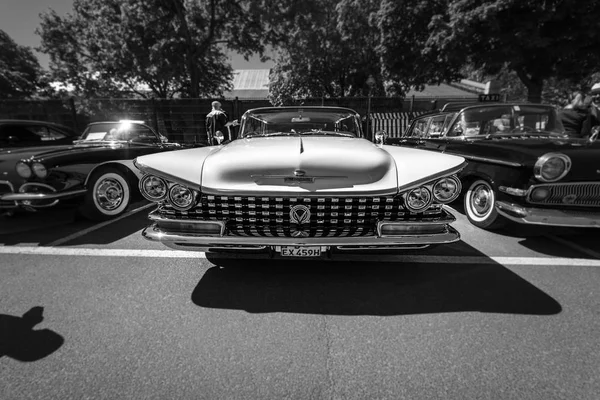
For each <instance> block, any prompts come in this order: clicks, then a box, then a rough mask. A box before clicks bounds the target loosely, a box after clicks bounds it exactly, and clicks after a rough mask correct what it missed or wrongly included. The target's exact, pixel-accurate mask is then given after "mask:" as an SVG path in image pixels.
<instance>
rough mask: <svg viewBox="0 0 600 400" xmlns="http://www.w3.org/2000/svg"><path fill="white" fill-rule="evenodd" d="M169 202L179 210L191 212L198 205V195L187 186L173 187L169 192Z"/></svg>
mask: <svg viewBox="0 0 600 400" xmlns="http://www.w3.org/2000/svg"><path fill="white" fill-rule="evenodd" d="M169 202H170V203H171V205H172V206H173V207H175V208H177V209H179V210H182V211H185V210H189V209H190V208H192V207H193V206H194V205H195V203H196V193H195V192H194V191H192V190H190V189H188V188H186V187H185V186H182V185H179V184H177V185H173V186H172V187H171V189H170V190H169Z"/></svg>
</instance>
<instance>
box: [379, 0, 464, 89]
mask: <svg viewBox="0 0 600 400" xmlns="http://www.w3.org/2000/svg"><path fill="white" fill-rule="evenodd" d="M446 10H447V0H382V1H381V2H380V4H379V8H378V11H377V13H376V14H375V15H374V17H373V18H372V20H371V22H370V24H371V25H372V26H373V27H374V28H376V29H377V30H378V36H379V41H378V44H377V47H376V53H377V56H378V59H379V61H380V62H381V73H382V76H383V77H384V78H385V79H386V80H387V81H388V82H389V87H388V92H389V93H391V94H396V95H403V94H404V93H405V92H406V91H407V90H408V89H410V88H413V87H416V88H422V87H423V85H425V84H436V83H437V84H439V83H442V82H446V81H452V80H455V79H458V78H460V77H461V73H460V67H461V66H462V64H463V63H462V62H455V63H449V62H447V59H446V58H447V57H445V55H444V54H443V52H442V49H440V47H439V46H438V45H437V43H436V41H435V40H432V31H431V27H432V26H436V25H437V24H438V22H437V19H439V18H444V16H445V14H446Z"/></svg>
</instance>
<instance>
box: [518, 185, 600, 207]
mask: <svg viewBox="0 0 600 400" xmlns="http://www.w3.org/2000/svg"><path fill="white" fill-rule="evenodd" d="M538 188H543V189H548V190H549V191H550V194H549V195H548V196H547V197H546V198H545V199H543V200H534V199H533V198H532V197H531V194H532V193H533V191H534V190H535V189H538ZM527 201H528V202H530V203H532V204H543V205H562V206H580V207H600V182H577V183H550V184H543V185H535V186H534V187H533V188H532V189H531V191H530V192H529V195H528V197H527Z"/></svg>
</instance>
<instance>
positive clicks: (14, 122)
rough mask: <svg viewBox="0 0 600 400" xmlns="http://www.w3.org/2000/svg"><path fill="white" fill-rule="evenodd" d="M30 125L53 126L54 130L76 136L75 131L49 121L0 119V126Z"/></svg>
mask: <svg viewBox="0 0 600 400" xmlns="http://www.w3.org/2000/svg"><path fill="white" fill-rule="evenodd" d="M8 124H11V125H30V124H35V125H48V126H53V127H56V128H59V129H61V130H64V131H66V132H67V133H72V134H73V135H78V133H77V131H75V129H73V128H71V127H68V126H66V125H63V124H59V123H57V122H49V121H40V120H35V119H0V125H8Z"/></svg>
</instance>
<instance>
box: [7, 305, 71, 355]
mask: <svg viewBox="0 0 600 400" xmlns="http://www.w3.org/2000/svg"><path fill="white" fill-rule="evenodd" d="M43 313H44V308H43V307H39V306H37V307H32V308H31V309H30V310H29V311H27V312H26V313H25V314H23V316H22V317H16V316H13V315H6V314H0V358H1V357H3V356H4V357H10V358H12V359H15V360H17V361H23V362H31V361H38V360H41V359H42V358H44V357H47V356H49V355H50V354H52V353H54V352H55V351H56V350H58V349H59V348H60V347H61V346H62V345H63V343H64V338H63V337H62V336H61V335H59V334H58V333H56V332H54V331H51V330H49V329H40V330H36V329H33V327H34V326H35V325H37V324H39V323H40V322H42V320H43V319H44V316H43Z"/></svg>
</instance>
